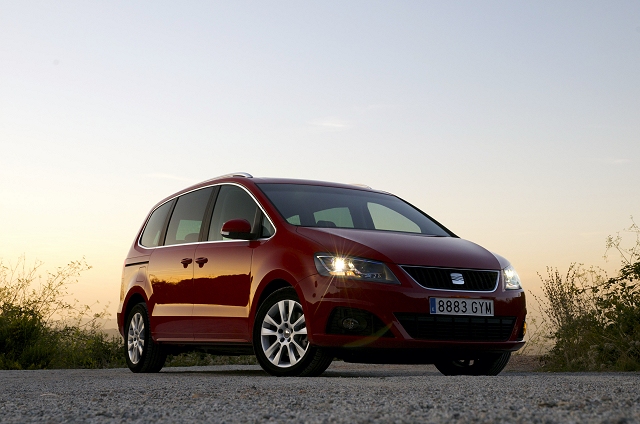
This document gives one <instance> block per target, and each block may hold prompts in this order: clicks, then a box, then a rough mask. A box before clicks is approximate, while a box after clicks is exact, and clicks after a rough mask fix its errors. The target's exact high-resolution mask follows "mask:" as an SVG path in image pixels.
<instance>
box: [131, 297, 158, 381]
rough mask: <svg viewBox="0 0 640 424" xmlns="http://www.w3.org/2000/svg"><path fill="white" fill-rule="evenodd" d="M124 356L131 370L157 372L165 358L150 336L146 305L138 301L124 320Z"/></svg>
mask: <svg viewBox="0 0 640 424" xmlns="http://www.w3.org/2000/svg"><path fill="white" fill-rule="evenodd" d="M125 329H126V331H127V332H126V334H125V343H124V357H125V359H126V361H127V365H128V366H129V369H130V370H131V371H133V372H158V371H160V370H161V369H162V367H163V366H164V362H165V360H166V359H167V355H166V353H164V352H163V351H162V348H160V346H159V345H158V344H157V343H155V342H154V341H153V339H152V338H151V327H150V326H149V313H148V311H147V305H145V304H144V303H138V304H137V305H135V306H134V307H133V308H131V311H130V312H129V315H127V320H126V321H125Z"/></svg>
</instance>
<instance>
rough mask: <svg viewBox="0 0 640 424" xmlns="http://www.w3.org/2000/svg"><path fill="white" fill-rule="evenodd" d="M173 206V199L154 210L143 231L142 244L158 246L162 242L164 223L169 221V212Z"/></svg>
mask: <svg viewBox="0 0 640 424" xmlns="http://www.w3.org/2000/svg"><path fill="white" fill-rule="evenodd" d="M171 206H173V201H171V202H167V203H165V204H164V205H162V206H160V207H159V208H158V209H156V210H155V211H153V213H152V214H151V217H150V218H149V222H147V226H146V227H145V229H144V233H142V238H141V239H140V244H141V245H143V246H145V247H156V246H158V245H159V244H160V234H161V233H162V230H163V227H164V223H165V222H166V221H167V214H168V213H169V211H170V210H171Z"/></svg>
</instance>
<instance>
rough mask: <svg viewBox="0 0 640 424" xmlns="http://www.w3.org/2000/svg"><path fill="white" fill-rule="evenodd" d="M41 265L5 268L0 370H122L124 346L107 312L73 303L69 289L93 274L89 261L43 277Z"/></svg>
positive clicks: (0, 288) (0, 289)
mask: <svg viewBox="0 0 640 424" xmlns="http://www.w3.org/2000/svg"><path fill="white" fill-rule="evenodd" d="M42 265H43V264H42V262H36V263H34V264H33V265H29V264H28V263H27V262H26V260H25V258H24V257H21V258H19V259H18V262H17V263H16V264H15V265H13V266H8V265H5V264H4V263H2V262H0V369H42V368H108V367H117V366H123V365H124V360H123V359H122V353H121V352H122V350H121V349H122V348H121V346H122V342H121V341H120V340H118V339H117V338H115V337H109V336H107V334H106V333H105V332H104V331H103V328H102V323H103V322H104V319H105V318H106V316H107V312H106V308H105V310H103V311H101V312H97V313H96V312H93V310H92V308H91V307H90V306H83V305H79V304H78V302H77V301H69V286H70V285H71V284H72V283H75V282H76V281H77V278H78V277H79V275H80V274H81V272H83V271H86V270H88V269H90V268H91V267H90V266H88V265H87V264H86V262H85V261H84V260H81V261H76V262H70V263H69V264H68V265H66V266H64V267H60V268H57V269H56V270H55V271H54V272H46V276H42V275H41V267H42Z"/></svg>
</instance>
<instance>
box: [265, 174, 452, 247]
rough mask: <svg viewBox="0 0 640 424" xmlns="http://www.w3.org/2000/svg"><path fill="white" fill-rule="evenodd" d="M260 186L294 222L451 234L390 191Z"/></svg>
mask: <svg viewBox="0 0 640 424" xmlns="http://www.w3.org/2000/svg"><path fill="white" fill-rule="evenodd" d="M259 187H260V189H262V191H264V193H265V194H266V195H267V197H268V198H269V200H271V202H272V203H273V205H274V206H275V207H276V208H277V209H278V211H279V212H280V214H281V215H282V217H283V218H284V219H286V220H287V221H288V222H289V223H290V224H293V225H300V226H304V227H325V228H356V229H364V230H379V231H398V232H405V233H407V232H408V233H419V234H427V235H436V236H449V233H448V232H447V231H446V230H445V229H443V228H442V227H441V226H439V225H438V224H436V223H435V222H434V221H432V220H431V219H430V218H429V217H428V216H426V215H425V214H424V213H423V212H421V211H420V210H418V209H416V208H414V207H413V206H411V205H409V204H408V203H406V202H404V201H403V200H401V199H399V198H397V197H396V196H392V195H390V194H384V193H375V192H370V191H364V190H357V189H346V188H337V187H323V186H312V185H302V184H259Z"/></svg>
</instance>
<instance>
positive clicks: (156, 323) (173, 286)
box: [149, 187, 213, 341]
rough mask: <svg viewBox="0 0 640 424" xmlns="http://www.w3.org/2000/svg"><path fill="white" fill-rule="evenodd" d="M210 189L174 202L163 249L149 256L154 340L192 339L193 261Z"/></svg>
mask: <svg viewBox="0 0 640 424" xmlns="http://www.w3.org/2000/svg"><path fill="white" fill-rule="evenodd" d="M212 190H213V189H212V188H211V187H208V188H205V189H200V190H195V191H192V192H189V193H187V194H184V195H182V196H180V197H179V198H178V199H177V201H176V203H175V207H174V208H173V212H172V214H171V218H170V219H169V224H168V227H167V229H166V233H165V238H164V242H163V246H162V247H157V248H156V249H155V250H154V251H153V253H152V254H151V258H150V260H149V280H150V283H151V288H152V295H151V297H150V299H149V300H150V311H149V312H150V314H151V327H152V332H153V334H154V336H155V338H156V340H158V341H191V340H193V326H192V324H191V316H192V311H193V301H194V299H193V265H194V263H193V260H194V253H195V250H196V246H197V242H198V240H199V239H200V232H201V229H202V222H203V218H204V216H205V211H206V209H207V206H208V204H209V200H210V198H211V193H212Z"/></svg>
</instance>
